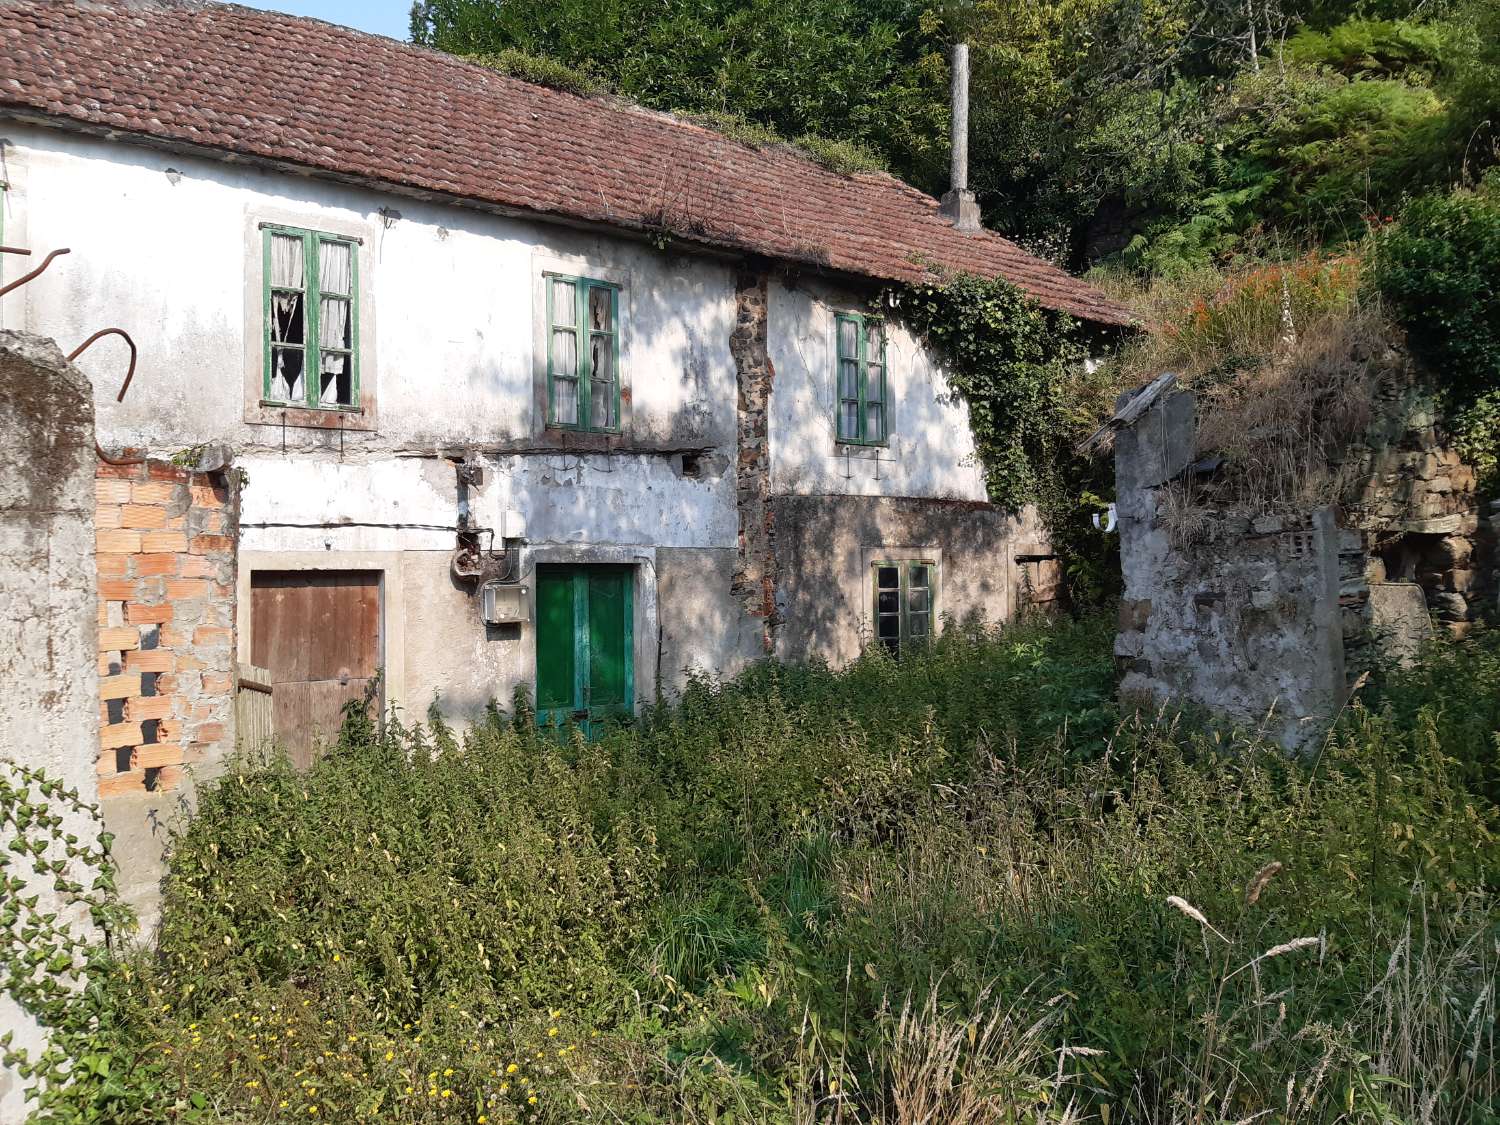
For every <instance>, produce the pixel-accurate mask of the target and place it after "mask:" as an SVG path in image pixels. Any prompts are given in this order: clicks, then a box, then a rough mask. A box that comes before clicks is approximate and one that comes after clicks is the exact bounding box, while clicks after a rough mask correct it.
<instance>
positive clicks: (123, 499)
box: [94, 477, 130, 506]
mask: <svg viewBox="0 0 1500 1125" xmlns="http://www.w3.org/2000/svg"><path fill="white" fill-rule="evenodd" d="M94 502H95V503H96V504H99V505H101V506H102V505H104V504H128V503H130V482H129V481H128V480H117V479H114V478H110V477H106V478H104V479H103V480H99V479H97V478H96V479H95V480H94Z"/></svg>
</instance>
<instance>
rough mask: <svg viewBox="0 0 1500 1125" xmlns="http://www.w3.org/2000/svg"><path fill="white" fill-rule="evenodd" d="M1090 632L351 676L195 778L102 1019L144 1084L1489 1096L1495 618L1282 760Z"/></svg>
mask: <svg viewBox="0 0 1500 1125" xmlns="http://www.w3.org/2000/svg"><path fill="white" fill-rule="evenodd" d="M1111 635H1112V630H1111V629H1110V627H1109V624H1108V623H1107V622H1105V621H1103V620H1102V619H1092V620H1086V621H1082V622H1077V623H1070V622H1066V621H1062V622H1057V623H1053V624H1048V623H1044V622H1035V623H1027V624H1023V625H1018V626H1013V627H1010V628H1007V629H1004V630H999V631H994V630H988V629H985V628H983V627H982V626H981V625H979V624H977V623H970V624H968V625H959V624H956V623H950V626H949V628H948V629H947V630H946V631H945V633H944V634H943V635H942V637H941V638H939V639H938V640H937V641H936V642H935V643H933V644H932V645H931V646H930V647H929V648H928V649H927V650H925V651H921V652H914V653H911V654H908V655H905V656H903V658H902V659H901V660H899V661H895V660H892V659H890V658H889V657H888V656H886V655H885V654H884V652H883V650H878V649H877V650H874V651H872V652H871V653H870V654H869V655H868V656H866V657H864V658H862V659H861V660H859V661H856V662H855V663H854V664H853V665H851V666H850V667H848V668H846V669H843V670H839V671H835V670H831V669H829V668H827V667H824V666H821V665H818V664H809V665H801V666H781V665H776V664H770V663H767V664H762V665H759V666H757V667H755V668H753V669H751V670H750V671H749V672H747V673H746V674H745V675H744V676H742V677H740V678H739V679H738V680H736V681H734V682H732V683H718V682H715V681H711V680H700V681H698V682H696V683H694V684H693V685H691V686H690V688H689V689H688V690H687V692H686V693H685V694H684V696H683V698H682V699H681V700H680V701H679V702H678V703H676V704H674V705H671V706H666V705H663V706H661V707H659V708H657V709H656V710H655V711H653V712H652V713H650V714H648V715H646V716H644V717H643V718H642V720H641V721H640V722H639V723H638V724H636V725H634V726H630V727H619V728H616V729H613V730H611V731H609V732H607V733H606V735H605V736H604V737H603V738H602V739H601V740H600V741H598V742H596V743H592V744H591V743H586V742H583V741H582V740H580V739H578V738H576V737H572V736H565V737H557V736H555V735H553V734H551V733H548V732H540V731H537V730H535V729H534V728H533V727H532V726H531V725H530V720H529V717H528V714H529V709H528V708H526V707H524V706H522V707H520V708H518V709H517V712H516V714H515V715H514V716H510V717H507V716H505V715H502V714H501V713H500V712H498V711H495V712H494V713H493V714H492V716H491V717H490V719H489V720H488V721H486V722H485V723H483V724H480V725H479V726H477V727H476V728H474V729H473V730H470V731H469V732H467V733H466V735H465V736H464V738H463V740H462V745H461V746H460V744H459V741H458V739H457V738H456V737H455V735H454V734H453V733H452V732H450V731H448V730H447V729H446V728H444V727H443V725H442V724H441V723H438V722H429V724H428V725H427V726H425V727H423V728H417V729H403V728H401V727H400V726H399V725H397V724H396V723H395V722H394V721H389V722H388V723H387V725H386V729H385V730H384V732H382V733H377V732H376V731H375V730H374V729H372V728H371V726H370V724H368V723H367V722H364V721H362V720H361V719H360V718H359V717H358V716H357V715H355V716H352V717H351V721H350V722H349V723H348V724H347V725H346V728H345V732H344V734H343V736H342V738H341V739H340V742H339V744H338V745H337V746H334V747H331V748H329V750H328V752H327V753H326V754H325V755H324V756H323V757H322V758H321V759H319V761H318V762H317V763H316V764H315V765H314V766H313V767H312V768H311V769H310V770H309V771H307V772H306V773H302V774H297V773H294V772H292V771H291V770H290V768H289V767H288V766H287V765H286V763H285V762H284V761H280V760H273V761H270V762H265V763H258V762H246V763H244V764H243V765H242V766H241V767H240V768H238V769H236V770H235V771H234V772H233V773H231V774H230V775H228V776H227V777H225V778H224V779H223V780H221V781H220V782H219V783H218V784H217V785H216V786H215V787H214V788H213V789H211V790H210V791H209V792H207V793H206V794H205V795H204V798H203V801H202V807H201V810H200V812H199V814H198V815H197V816H196V818H195V819H194V820H192V821H191V822H189V823H188V824H187V825H185V826H184V828H183V830H182V832H181V833H180V835H179V836H178V838H177V841H176V844H175V848H174V856H173V874H172V883H171V886H170V890H169V894H168V898H167V902H166V905H165V910H164V917H163V925H162V929H161V933H160V938H159V943H158V945H159V948H158V949H157V950H156V952H155V954H154V955H150V956H147V955H142V956H140V957H139V958H137V959H136V960H135V961H133V962H127V963H125V964H123V965H120V966H117V967H116V968H115V969H114V970H113V971H112V972H113V975H112V977H111V979H112V981H113V985H112V987H114V988H115V989H116V990H117V991H119V992H121V993H122V994H124V995H126V996H128V998H129V1000H130V1003H129V1004H122V1005H119V1006H118V1007H117V1008H115V1009H112V1012H115V1013H117V1014H113V1015H110V1016H109V1018H110V1019H113V1020H117V1021H119V1027H118V1029H117V1030H118V1032H119V1035H118V1036H112V1039H113V1040H114V1041H117V1042H118V1043H120V1044H123V1045H124V1046H122V1047H121V1048H120V1049H121V1050H129V1051H136V1052H139V1053H140V1054H141V1055H142V1056H143V1057H150V1058H151V1059H153V1060H154V1061H155V1062H156V1063H158V1064H160V1069H159V1071H158V1072H154V1073H156V1074H157V1077H156V1078H155V1079H153V1081H155V1082H156V1083H157V1085H156V1086H155V1087H153V1089H158V1090H161V1091H162V1096H161V1097H160V1099H158V1100H157V1101H156V1102H155V1104H156V1105H158V1106H173V1105H175V1106H177V1107H178V1108H177V1109H171V1110H168V1111H165V1115H166V1116H168V1117H169V1118H170V1117H173V1116H177V1117H182V1116H185V1115H186V1114H187V1113H189V1112H202V1113H205V1114H212V1115H213V1117H214V1119H226V1120H237V1121H262V1122H270V1121H282V1120H288V1119H291V1118H292V1117H293V1116H294V1115H295V1116H296V1117H298V1118H300V1119H303V1120H309V1119H324V1120H340V1121H342V1120H360V1119H365V1118H376V1117H378V1118H379V1119H380V1120H384V1121H397V1122H448V1121H461V1122H482V1123H486V1125H487V1123H488V1122H490V1121H494V1122H499V1121H514V1120H546V1121H577V1120H593V1119H598V1120H630V1121H642V1122H644V1121H704V1122H709V1121H717V1122H724V1121H729V1120H734V1121H740V1122H746V1121H788V1120H799V1121H814V1120H817V1121H830V1122H840V1121H842V1122H854V1121H869V1120H879V1121H889V1122H909V1121H913V1120H919V1119H921V1120H942V1121H948V1122H966V1123H969V1122H971V1123H975V1125H977V1123H979V1122H988V1121H994V1120H1006V1119H1012V1118H1014V1119H1020V1118H1022V1117H1025V1118H1026V1119H1028V1120H1035V1121H1056V1122H1061V1121H1065V1120H1068V1121H1072V1120H1079V1119H1081V1118H1082V1117H1083V1116H1085V1115H1088V1114H1094V1115H1097V1116H1100V1117H1101V1118H1102V1116H1103V1115H1104V1114H1106V1113H1108V1114H1110V1115H1112V1117H1113V1119H1115V1120H1130V1119H1135V1120H1151V1121H1161V1122H1179V1121H1180V1122H1187V1121H1197V1120H1207V1119H1209V1118H1204V1117H1203V1116H1202V1111H1203V1107H1204V1106H1212V1107H1213V1117H1212V1119H1214V1120H1228V1119H1234V1120H1239V1119H1243V1118H1246V1117H1252V1116H1254V1115H1256V1114H1261V1115H1267V1114H1269V1115H1271V1116H1272V1117H1275V1118H1279V1119H1292V1118H1297V1119H1302V1120H1331V1119H1333V1118H1335V1117H1339V1116H1340V1115H1344V1116H1347V1117H1348V1118H1349V1119H1368V1120H1397V1119H1399V1120H1419V1119H1421V1117H1422V1115H1423V1114H1424V1113H1425V1114H1428V1115H1429V1116H1430V1117H1431V1119H1433V1120H1443V1121H1454V1122H1473V1123H1479V1122H1485V1121H1492V1120H1493V1119H1492V1118H1487V1117H1486V1116H1485V1114H1486V1113H1487V1112H1488V1110H1487V1107H1488V1106H1489V1105H1491V1104H1492V1103H1493V1100H1494V1097H1495V1095H1496V1093H1497V1088H1496V1080H1497V1075H1496V1072H1495V1067H1494V1061H1493V1060H1494V1057H1495V1055H1494V1046H1495V1044H1494V1030H1493V1029H1494V1026H1495V1020H1494V1015H1495V1011H1494V996H1495V985H1496V976H1497V973H1496V959H1495V948H1496V947H1495V945H1494V938H1495V932H1496V931H1495V909H1494V908H1495V902H1494V898H1493V894H1492V892H1491V891H1490V889H1489V888H1490V887H1491V886H1492V884H1493V880H1494V878H1495V875H1496V871H1497V864H1500V848H1497V845H1496V838H1495V828H1496V811H1495V807H1494V805H1493V804H1492V803H1491V802H1490V801H1489V800H1488V799H1487V798H1486V797H1485V796H1484V795H1483V793H1482V792H1481V790H1484V789H1485V787H1486V786H1487V785H1488V783H1489V782H1488V780H1487V779H1488V778H1489V777H1491V776H1493V775H1490V774H1485V773H1484V772H1483V770H1480V771H1478V772H1476V769H1475V767H1474V763H1475V762H1484V761H1488V762H1491V763H1492V762H1493V748H1494V746H1495V738H1496V728H1497V724H1500V716H1497V715H1496V714H1495V713H1494V710H1493V708H1488V709H1486V708H1487V707H1488V704H1486V703H1485V702H1484V700H1485V699H1486V698H1487V696H1486V693H1487V692H1488V693H1489V696H1488V698H1489V699H1490V702H1493V696H1494V694H1495V692H1494V688H1495V686H1496V685H1495V682H1494V681H1495V676H1496V667H1497V664H1496V660H1495V653H1494V651H1493V642H1492V641H1491V640H1488V639H1483V638H1482V639H1481V641H1480V642H1479V643H1471V644H1466V645H1457V646H1450V647H1448V648H1444V649H1441V650H1435V651H1434V653H1433V655H1432V656H1431V660H1432V662H1433V663H1431V664H1429V665H1428V666H1427V668H1426V670H1424V671H1417V672H1414V673H1412V674H1411V675H1409V676H1406V677H1403V678H1399V679H1393V680H1391V681H1390V682H1389V683H1386V684H1383V685H1381V687H1380V692H1381V694H1380V695H1378V696H1376V697H1374V698H1372V700H1371V706H1370V708H1369V709H1366V708H1364V707H1362V706H1359V705H1355V706H1354V707H1353V708H1352V709H1351V711H1350V712H1349V713H1348V714H1347V715H1346V716H1345V717H1344V718H1343V720H1342V721H1341V722H1340V724H1339V726H1338V727H1337V729H1336V730H1335V732H1334V733H1333V735H1332V736H1331V737H1330V739H1329V741H1328V743H1327V745H1326V747H1325V748H1324V750H1323V752H1322V754H1321V755H1320V756H1319V757H1317V758H1316V759H1314V760H1310V761H1299V760H1289V759H1287V758H1286V757H1285V756H1284V755H1283V754H1282V753H1281V751H1280V750H1279V749H1278V748H1276V747H1275V746H1274V745H1273V744H1270V743H1268V742H1266V741H1264V740H1262V739H1261V738H1259V737H1258V736H1256V735H1255V734H1254V733H1253V732H1236V731H1232V730H1227V729H1222V728H1219V727H1217V726H1216V725H1214V724H1212V723H1209V722H1207V721H1205V720H1202V719H1201V718H1195V717H1192V716H1177V715H1171V714H1162V715H1131V714H1123V713H1120V712H1119V711H1118V710H1117V708H1116V706H1115V704H1114V702H1113V691H1112V662H1111V657H1110V653H1109V638H1110V636H1111ZM1486 747H1489V749H1490V755H1491V756H1490V758H1488V759H1486V758H1484V753H1485V748H1486ZM107 1030H108V1029H107ZM127 1061H128V1060H127ZM162 1072H164V1073H162ZM146 1104H152V1103H149V1102H148V1103H146ZM1106 1107H1108V1108H1106ZM146 1119H151V1118H150V1115H149V1113H148V1112H146V1111H144V1110H143V1111H142V1112H141V1113H140V1114H139V1115H135V1114H131V1113H126V1114H121V1115H117V1116H116V1118H115V1120H120V1121H129V1120H146Z"/></svg>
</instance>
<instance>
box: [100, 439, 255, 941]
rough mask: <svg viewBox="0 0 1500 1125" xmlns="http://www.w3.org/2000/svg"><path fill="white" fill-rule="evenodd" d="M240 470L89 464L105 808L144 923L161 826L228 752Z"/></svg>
mask: <svg viewBox="0 0 1500 1125" xmlns="http://www.w3.org/2000/svg"><path fill="white" fill-rule="evenodd" d="M237 480H238V473H237V471H236V470H233V469H228V470H224V471H221V472H214V473H201V472H191V471H189V470H187V469H183V468H179V467H177V466H176V465H172V464H167V463H165V462H162V461H144V462H138V463H133V464H125V465H115V464H109V463H107V462H105V461H103V460H100V461H98V463H97V473H96V476H95V480H94V501H95V504H96V506H97V528H96V532H95V535H96V547H97V559H98V575H99V581H98V589H97V594H96V596H97V606H98V622H99V636H98V656H97V662H98V682H99V689H100V690H99V696H100V702H99V722H100V734H99V739H98V743H97V745H96V748H95V757H96V765H95V769H96V772H97V775H98V786H99V797H100V805H101V807H102V809H103V811H104V819H105V824H106V825H107V826H108V828H109V830H110V831H111V832H112V833H114V835H115V838H116V844H115V854H116V857H117V859H118V861H119V866H120V886H121V891H122V893H123V894H124V897H125V899H126V900H127V901H128V902H129V903H130V904H131V905H132V906H133V907H134V908H135V909H136V910H137V912H138V913H139V914H140V916H141V920H142V924H143V928H144V929H145V930H147V931H149V930H150V929H151V927H152V925H153V921H154V916H155V911H156V907H157V903H158V899H159V886H160V882H161V878H162V876H163V874H164V873H165V860H164V849H165V843H166V839H165V831H164V830H165V826H166V822H167V821H168V820H169V819H170V818H171V815H172V813H173V812H175V811H176V810H177V809H178V808H179V807H180V806H184V805H186V803H187V802H188V801H189V799H190V798H191V796H192V793H193V785H194V782H195V781H201V780H203V779H205V778H208V777H212V776H213V775H214V774H216V773H218V772H219V770H220V768H221V767H222V765H223V763H224V761H225V760H226V759H227V758H228V756H229V754H230V751H232V750H233V748H234V697H235V690H236V687H237V683H236V681H237V665H236V663H235V612H234V610H235V588H236V583H235V578H236V576H235V566H236V545H237V542H238V533H239V527H238V519H239V517H238V509H239V502H238V500H239V498H238V488H237Z"/></svg>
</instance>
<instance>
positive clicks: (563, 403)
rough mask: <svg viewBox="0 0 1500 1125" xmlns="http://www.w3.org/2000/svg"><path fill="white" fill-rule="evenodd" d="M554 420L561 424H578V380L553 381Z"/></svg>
mask: <svg viewBox="0 0 1500 1125" xmlns="http://www.w3.org/2000/svg"><path fill="white" fill-rule="evenodd" d="M552 420H553V421H554V422H556V423H557V424H558V425H559V426H576V425H578V380H577V379H554V380H553V381H552Z"/></svg>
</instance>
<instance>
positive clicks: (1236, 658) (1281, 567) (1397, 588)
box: [1115, 387, 1494, 747]
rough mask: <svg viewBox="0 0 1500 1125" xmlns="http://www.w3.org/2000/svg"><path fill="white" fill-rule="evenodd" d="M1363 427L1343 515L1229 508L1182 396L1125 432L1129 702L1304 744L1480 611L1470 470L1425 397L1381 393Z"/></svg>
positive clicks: (1122, 511) (1122, 498) (1225, 484)
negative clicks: (1192, 712) (1185, 709)
mask: <svg viewBox="0 0 1500 1125" xmlns="http://www.w3.org/2000/svg"><path fill="white" fill-rule="evenodd" d="M1122 405H1123V402H1122ZM1373 419H1374V420H1373V422H1372V424H1371V426H1370V428H1369V430H1368V433H1367V437H1366V439H1365V441H1364V442H1363V443H1362V444H1360V445H1358V446H1356V447H1355V448H1354V449H1353V450H1352V451H1351V453H1350V456H1349V459H1348V462H1347V463H1346V464H1345V466H1343V468H1344V476H1345V479H1349V480H1352V481H1353V482H1355V483H1354V484H1353V485H1352V486H1351V487H1350V489H1349V490H1348V492H1347V497H1348V499H1347V500H1346V502H1345V504H1344V505H1343V507H1342V509H1339V508H1334V507H1322V508H1318V509H1316V510H1314V511H1311V512H1291V513H1282V514H1267V513H1264V512H1253V511H1249V510H1247V509H1245V508H1243V507H1240V506H1238V505H1237V503H1236V501H1235V498H1234V489H1233V486H1232V478H1226V477H1222V476H1220V477H1218V478H1215V477H1214V476H1213V474H1215V473H1218V472H1219V468H1218V465H1217V459H1214V458H1209V459H1207V460H1206V461H1200V460H1197V458H1198V457H1199V454H1201V453H1202V452H1203V451H1202V450H1201V449H1200V448H1199V440H1198V434H1197V429H1196V427H1197V418H1196V409H1195V400H1194V397H1193V395H1192V394H1190V393H1186V392H1182V393H1178V394H1175V395H1172V396H1171V397H1169V398H1166V399H1164V400H1162V401H1160V402H1157V403H1156V404H1154V405H1153V406H1152V407H1151V408H1150V409H1149V410H1148V411H1146V413H1145V414H1143V415H1142V416H1141V417H1140V418H1139V419H1138V420H1137V421H1136V422H1135V423H1134V424H1132V425H1130V426H1128V427H1127V428H1125V429H1122V430H1121V432H1120V433H1119V435H1118V438H1117V441H1116V445H1115V469H1116V488H1117V494H1118V499H1117V506H1118V511H1119V531H1120V553H1121V564H1122V567H1123V570H1124V577H1125V598H1124V601H1123V602H1122V605H1121V613H1120V627H1119V633H1118V635H1117V638H1116V645H1115V652H1116V655H1117V657H1118V658H1119V659H1120V662H1121V670H1122V672H1123V677H1122V680H1121V685H1120V690H1121V692H1122V694H1124V695H1146V696H1151V697H1154V698H1157V699H1171V700H1176V701H1182V702H1193V703H1197V704H1200V705H1202V706H1206V707H1209V708H1211V709H1213V710H1217V711H1219V712H1221V713H1224V714H1226V715H1228V716H1230V717H1232V718H1234V719H1236V720H1239V721H1242V722H1246V723H1256V724H1259V723H1262V722H1268V726H1269V729H1270V731H1271V733H1273V734H1274V735H1275V737H1277V738H1278V739H1280V740H1281V741H1282V742H1283V743H1284V744H1285V745H1287V746H1289V747H1295V746H1300V745H1305V744H1306V743H1308V742H1309V741H1311V740H1312V739H1313V738H1314V737H1315V736H1316V735H1317V733H1318V732H1319V731H1320V730H1321V729H1322V728H1323V727H1324V726H1325V725H1326V723H1327V721H1328V720H1330V719H1331V718H1332V717H1333V715H1334V714H1335V713H1336V712H1337V710H1338V708H1339V707H1340V705H1341V704H1342V702H1343V700H1344V698H1345V696H1346V694H1347V689H1348V686H1349V685H1350V684H1352V683H1353V682H1354V681H1355V680H1357V678H1358V677H1359V676H1360V675H1361V674H1363V673H1364V672H1367V671H1371V670H1374V669H1376V668H1378V667H1382V666H1387V665H1390V664H1392V663H1401V662H1405V661H1408V660H1410V659H1411V658H1412V657H1413V655H1414V654H1415V652H1416V651H1417V649H1418V647H1419V646H1420V644H1421V642H1422V640H1423V639H1424V638H1425V637H1426V636H1427V635H1428V634H1429V633H1430V631H1431V624H1430V621H1429V618H1428V612H1429V611H1431V614H1432V617H1433V618H1435V619H1436V620H1437V622H1438V623H1439V624H1441V625H1444V626H1446V627H1447V628H1448V629H1449V630H1450V631H1451V632H1454V633H1462V632H1463V631H1464V630H1465V629H1467V628H1468V627H1469V626H1470V625H1471V624H1472V622H1473V621H1475V620H1476V619H1477V618H1478V617H1479V615H1480V613H1481V606H1482V605H1483V604H1484V598H1483V597H1481V595H1480V591H1481V589H1482V588H1483V587H1484V585H1485V584H1486V583H1489V582H1492V581H1493V578H1492V577H1490V575H1491V574H1492V571H1493V567H1494V564H1493V563H1492V562H1490V561H1488V560H1489V559H1490V558H1492V554H1491V553H1490V552H1491V551H1492V547H1491V546H1490V541H1489V540H1488V539H1487V538H1486V537H1484V536H1481V535H1479V534H1477V533H1478V530H1479V526H1480V522H1479V499H1478V495H1477V493H1476V488H1475V475H1474V472H1473V470H1472V469H1471V468H1470V467H1469V466H1466V465H1464V464H1463V463H1462V460H1461V459H1460V458H1459V456H1458V454H1457V453H1456V452H1455V451H1454V450H1453V449H1451V448H1450V447H1448V446H1447V445H1446V444H1445V442H1444V440H1443V436H1442V432H1441V428H1440V426H1439V425H1438V423H1437V420H1436V414H1435V412H1434V411H1433V409H1432V406H1431V401H1430V398H1424V397H1423V396H1422V394H1421V392H1420V391H1417V390H1413V389H1411V388H1409V387H1406V388H1402V389H1400V390H1393V391H1390V392H1388V393H1387V394H1386V396H1385V397H1384V398H1383V399H1382V401H1381V402H1380V403H1379V404H1378V405H1377V408H1376V410H1375V411H1374V414H1373Z"/></svg>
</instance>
